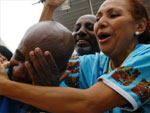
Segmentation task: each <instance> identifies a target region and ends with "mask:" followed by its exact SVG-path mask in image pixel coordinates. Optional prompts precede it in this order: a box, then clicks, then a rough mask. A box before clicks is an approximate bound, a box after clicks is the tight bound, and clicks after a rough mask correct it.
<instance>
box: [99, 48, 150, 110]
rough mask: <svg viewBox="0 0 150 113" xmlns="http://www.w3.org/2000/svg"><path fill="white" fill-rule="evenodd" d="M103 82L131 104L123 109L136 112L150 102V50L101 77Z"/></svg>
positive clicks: (137, 54) (138, 53)
mask: <svg viewBox="0 0 150 113" xmlns="http://www.w3.org/2000/svg"><path fill="white" fill-rule="evenodd" d="M99 79H102V80H103V82H104V83H105V84H106V85H108V86H109V87H111V88H112V89H114V90H115V91H116V92H118V93H119V94H120V95H121V96H123V97H124V98H125V99H126V100H128V102H129V104H128V105H125V106H123V108H122V109H124V110H127V111H135V110H137V109H139V108H141V107H143V108H144V106H145V105H146V104H147V103H149V102H150V50H149V48H148V49H145V50H142V51H139V52H136V54H135V53H134V54H132V55H130V56H129V58H127V59H126V61H125V62H124V63H123V64H122V66H121V67H119V68H116V69H115V70H113V71H111V72H110V73H107V74H105V75H103V76H101V77H100V78H99Z"/></svg>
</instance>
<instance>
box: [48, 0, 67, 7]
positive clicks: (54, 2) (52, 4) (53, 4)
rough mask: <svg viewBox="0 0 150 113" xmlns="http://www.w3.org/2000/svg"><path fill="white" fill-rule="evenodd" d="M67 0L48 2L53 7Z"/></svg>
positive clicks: (50, 0)
mask: <svg viewBox="0 0 150 113" xmlns="http://www.w3.org/2000/svg"><path fill="white" fill-rule="evenodd" d="M64 1H65V0H46V4H47V5H50V6H53V7H58V6H60V5H61V4H63V3H64Z"/></svg>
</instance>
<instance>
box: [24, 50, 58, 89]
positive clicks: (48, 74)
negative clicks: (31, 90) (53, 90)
mask: <svg viewBox="0 0 150 113" xmlns="http://www.w3.org/2000/svg"><path fill="white" fill-rule="evenodd" d="M29 56H30V60H31V62H32V64H31V63H29V62H28V61H26V62H25V66H26V68H27V71H28V74H29V76H30V78H31V80H32V81H33V84H35V85H42V86H58V85H59V77H60V73H59V70H58V68H57V66H56V63H55V61H54V59H53V57H52V55H51V53H50V52H48V51H46V52H44V54H43V53H42V51H41V49H40V48H36V49H35V50H34V51H31V52H30V53H29Z"/></svg>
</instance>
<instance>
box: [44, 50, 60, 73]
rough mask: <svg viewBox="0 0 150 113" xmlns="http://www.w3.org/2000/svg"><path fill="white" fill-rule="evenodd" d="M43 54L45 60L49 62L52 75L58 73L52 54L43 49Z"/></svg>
mask: <svg viewBox="0 0 150 113" xmlns="http://www.w3.org/2000/svg"><path fill="white" fill-rule="evenodd" d="M44 55H45V57H46V60H47V62H48V64H49V66H50V69H51V71H52V73H53V74H54V75H59V70H58V67H57V65H56V62H55V60H54V58H53V56H52V54H51V53H50V52H49V51H45V52H44Z"/></svg>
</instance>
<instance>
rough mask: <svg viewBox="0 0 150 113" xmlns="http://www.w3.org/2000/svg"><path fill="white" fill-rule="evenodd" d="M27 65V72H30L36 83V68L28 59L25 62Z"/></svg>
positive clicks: (33, 81)
mask: <svg viewBox="0 0 150 113" xmlns="http://www.w3.org/2000/svg"><path fill="white" fill-rule="evenodd" d="M25 67H26V69H27V72H28V74H29V77H30V79H31V80H32V83H33V84H36V81H37V80H36V78H37V77H35V76H36V72H35V71H34V68H33V67H32V65H31V64H30V63H29V62H28V61H26V62H25Z"/></svg>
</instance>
